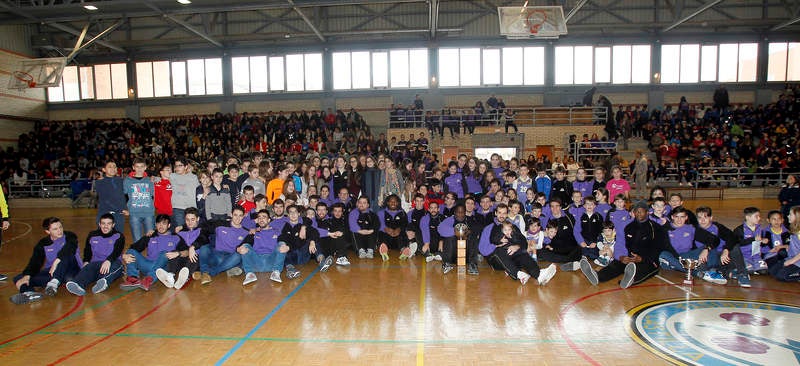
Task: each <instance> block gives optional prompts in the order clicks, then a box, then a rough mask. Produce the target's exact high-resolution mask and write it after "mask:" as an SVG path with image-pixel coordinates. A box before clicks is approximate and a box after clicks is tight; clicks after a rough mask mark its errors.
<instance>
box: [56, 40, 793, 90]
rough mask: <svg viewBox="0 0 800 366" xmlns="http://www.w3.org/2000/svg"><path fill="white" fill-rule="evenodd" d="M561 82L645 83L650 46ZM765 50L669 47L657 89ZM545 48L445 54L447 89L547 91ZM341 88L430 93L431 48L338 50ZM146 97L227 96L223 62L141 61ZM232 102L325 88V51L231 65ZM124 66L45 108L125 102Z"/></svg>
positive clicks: (778, 59) (563, 73)
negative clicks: (541, 88)
mask: <svg viewBox="0 0 800 366" xmlns="http://www.w3.org/2000/svg"><path fill="white" fill-rule="evenodd" d="M554 51H555V65H554V71H555V75H554V76H555V79H554V81H555V84H556V85H571V84H579V85H580V84H595V83H613V84H647V83H649V82H650V80H651V70H650V64H651V62H650V59H651V46H650V45H617V46H556V47H555V49H554ZM768 51H769V59H768V67H767V69H768V70H767V81H800V43H793V42H782V43H770V44H769V50H768ZM758 53H759V52H758V44H756V43H730V44H719V45H700V44H667V45H663V46H661V70H660V82H661V83H664V84H672V83H697V82H715V81H718V82H755V81H756V79H757V74H758V72H757V70H758ZM544 55H545V48H544V47H502V48H477V47H469V48H440V49H438V63H439V69H438V77H439V80H438V83H439V85H440V86H442V87H468V86H498V85H503V86H519V85H533V86H536V85H544V84H545V56H544ZM331 66H332V71H333V88H334V89H335V90H349V89H372V88H427V87H428V86H429V85H430V80H429V79H430V73H429V70H428V49H425V48H419V49H394V50H388V51H387V50H383V51H353V52H334V53H333V54H332V65H331ZM135 72H136V94H137V95H138V97H139V98H153V97H170V96H184V95H191V96H197V95H221V94H223V73H222V59H220V58H208V59H193V60H186V61H154V62H137V63H136V64H135ZM231 79H232V85H233V93H234V94H247V93H268V92H280V91H290V92H296V91H321V90H323V79H324V78H323V55H322V54H321V53H307V54H290V55H285V56H250V57H233V58H231ZM128 97H129V95H128V77H127V70H126V65H125V64H124V63H118V64H103V65H94V66H80V67H79V66H68V67H66V68H64V73H63V78H62V81H61V85H60V86H58V87H52V88H48V101H50V102H74V101H80V100H94V99H96V100H109V99H126V98H128Z"/></svg>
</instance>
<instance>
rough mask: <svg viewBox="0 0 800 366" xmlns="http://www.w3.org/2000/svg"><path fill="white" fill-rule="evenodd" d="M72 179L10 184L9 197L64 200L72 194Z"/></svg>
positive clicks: (39, 180) (38, 180)
mask: <svg viewBox="0 0 800 366" xmlns="http://www.w3.org/2000/svg"><path fill="white" fill-rule="evenodd" d="M71 183H72V180H71V179H29V180H28V182H27V184H24V185H17V184H13V183H12V182H9V185H8V195H9V197H13V198H19V197H39V198H63V197H69V196H70V194H71V193H72V189H71V187H70V184H71Z"/></svg>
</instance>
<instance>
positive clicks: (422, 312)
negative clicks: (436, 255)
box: [417, 261, 428, 366]
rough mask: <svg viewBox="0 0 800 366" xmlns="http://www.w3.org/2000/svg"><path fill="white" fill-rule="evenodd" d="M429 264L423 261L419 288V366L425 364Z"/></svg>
mask: <svg viewBox="0 0 800 366" xmlns="http://www.w3.org/2000/svg"><path fill="white" fill-rule="evenodd" d="M427 266H428V264H427V263H426V262H425V261H422V276H421V277H422V278H421V279H420V286H419V317H418V319H417V366H422V365H424V364H425V290H426V288H425V273H427V272H428V270H427V268H426V267H427Z"/></svg>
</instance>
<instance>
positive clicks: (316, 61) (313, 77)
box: [303, 53, 322, 90]
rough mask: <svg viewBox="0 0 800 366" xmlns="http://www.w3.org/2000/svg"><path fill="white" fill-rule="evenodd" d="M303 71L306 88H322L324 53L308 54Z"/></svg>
mask: <svg viewBox="0 0 800 366" xmlns="http://www.w3.org/2000/svg"><path fill="white" fill-rule="evenodd" d="M303 71H304V72H305V73H304V79H305V86H306V90H322V54H321V53H308V54H306V55H305V68H304V69H303Z"/></svg>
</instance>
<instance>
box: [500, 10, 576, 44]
mask: <svg viewBox="0 0 800 366" xmlns="http://www.w3.org/2000/svg"><path fill="white" fill-rule="evenodd" d="M497 14H498V16H499V18H500V34H501V35H503V36H505V37H506V38H508V39H530V38H538V39H552V38H558V37H559V36H561V35H565V34H567V22H566V20H565V19H564V10H563V9H562V7H560V6H524V7H520V6H501V7H498V8H497Z"/></svg>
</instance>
